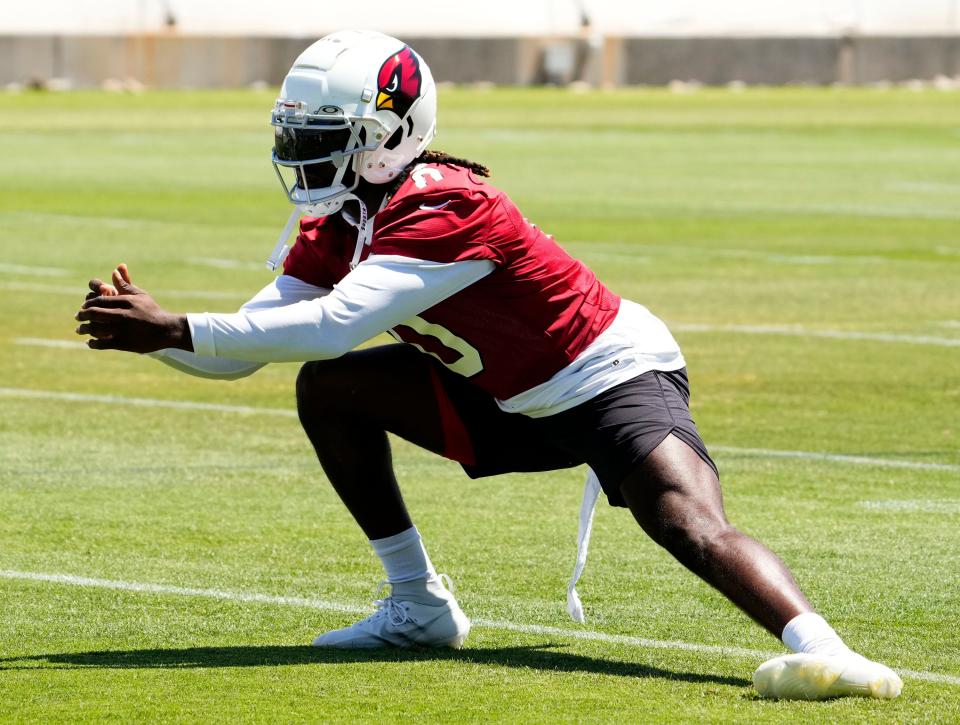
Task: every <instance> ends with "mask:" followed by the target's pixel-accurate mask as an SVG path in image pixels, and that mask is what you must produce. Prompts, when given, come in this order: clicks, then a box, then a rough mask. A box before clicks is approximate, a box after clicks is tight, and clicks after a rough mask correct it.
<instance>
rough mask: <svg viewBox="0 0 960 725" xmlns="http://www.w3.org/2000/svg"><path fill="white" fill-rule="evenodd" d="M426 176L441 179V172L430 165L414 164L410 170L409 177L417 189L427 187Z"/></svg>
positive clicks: (435, 179)
mask: <svg viewBox="0 0 960 725" xmlns="http://www.w3.org/2000/svg"><path fill="white" fill-rule="evenodd" d="M428 176H429V177H430V178H431V179H433V180H434V181H443V174H441V173H440V171H439V170H438V169H435V168H433V167H432V166H423V165H418V166H414V167H413V171H411V172H410V178H411V179H413V183H414V185H415V186H416V187H417V188H418V189H426V188H427V177H428Z"/></svg>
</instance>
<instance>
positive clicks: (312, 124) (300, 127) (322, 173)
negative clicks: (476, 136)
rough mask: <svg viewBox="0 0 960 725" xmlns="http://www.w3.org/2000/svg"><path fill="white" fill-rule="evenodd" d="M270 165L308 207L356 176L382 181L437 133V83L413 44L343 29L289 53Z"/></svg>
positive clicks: (339, 198)
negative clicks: (292, 56) (295, 54)
mask: <svg viewBox="0 0 960 725" xmlns="http://www.w3.org/2000/svg"><path fill="white" fill-rule="evenodd" d="M270 123H271V124H272V125H273V127H274V150H273V165H274V169H275V170H276V172H277V176H278V177H279V178H280V183H281V184H282V185H283V189H284V192H285V193H286V195H287V197H288V198H289V199H290V201H291V202H293V203H294V204H296V205H297V208H298V210H299V211H300V212H301V213H303V214H306V215H308V216H327V215H329V214H333V213H335V212H337V211H339V210H340V208H341V207H342V206H343V203H344V201H346V200H347V199H348V198H355V197H353V194H352V192H353V191H354V189H356V188H357V184H359V183H360V179H361V178H363V179H366V180H367V181H369V182H370V183H373V184H384V183H386V182H388V181H390V180H392V179H394V178H396V176H397V175H398V174H399V173H400V172H401V171H402V170H403V169H404V168H405V167H406V166H407V165H408V164H409V163H410V162H411V161H413V160H414V159H415V158H416V157H417V156H419V155H420V154H421V153H422V152H423V151H424V149H426V147H427V145H428V144H429V143H430V141H431V140H432V139H433V137H434V135H435V134H436V126H437V89H436V85H435V84H434V82H433V75H432V74H431V73H430V68H429V67H427V64H426V63H424V62H423V59H422V58H420V56H419V55H417V54H416V53H415V52H414V51H413V49H412V48H410V47H409V46H408V45H406V44H405V43H403V42H401V41H399V40H397V39H396V38H391V37H390V36H388V35H383V34H382V33H376V32H371V31H361V30H344V31H340V32H337V33H333V34H331V35H328V36H326V37H325V38H321V39H320V40H318V41H317V42H316V43H314V44H313V45H311V46H310V47H309V48H307V49H306V50H305V51H303V53H301V54H300V57H299V58H297V60H296V62H294V64H293V67H292V68H291V69H290V72H289V73H288V74H287V77H286V78H285V79H284V81H283V87H282V88H281V89H280V98H279V99H278V100H277V103H276V106H275V108H274V110H273V113H272V115H271V119H270Z"/></svg>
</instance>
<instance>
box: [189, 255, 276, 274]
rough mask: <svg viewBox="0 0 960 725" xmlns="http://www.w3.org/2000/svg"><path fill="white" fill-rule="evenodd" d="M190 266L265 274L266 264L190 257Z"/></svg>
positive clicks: (218, 258)
mask: <svg viewBox="0 0 960 725" xmlns="http://www.w3.org/2000/svg"><path fill="white" fill-rule="evenodd" d="M187 261H188V262H190V264H199V265H200V266H201V267H213V268H214V269H248V270H251V271H256V272H265V271H266V269H267V265H266V262H265V261H264V262H249V261H244V260H239V259H222V258H220V257H190V258H189V259H188V260H187Z"/></svg>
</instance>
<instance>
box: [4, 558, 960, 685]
mask: <svg viewBox="0 0 960 725" xmlns="http://www.w3.org/2000/svg"><path fill="white" fill-rule="evenodd" d="M0 578H2V579H10V580H14V581H35V582H49V583H51V584H63V585H67V586H78V587H92V588H97V589H111V590H115V591H125V592H136V593H142V594H164V595H172V596H182V597H202V598H205V599H219V600H223V601H230V602H249V603H254V604H276V605H280V606H288V607H303V608H306V609H317V610H321V611H331V612H342V613H345V614H367V613H369V612H370V608H369V607H362V606H358V605H355V604H346V603H343V602H334V601H329V600H324V599H311V598H307V597H288V596H277V595H273V594H260V593H257V592H237V591H228V590H224V589H200V588H194V587H179V586H172V585H168V584H152V583H148V582H130V581H121V580H116V579H96V578H93V577H84V576H75V575H73V574H48V573H45V572H32V571H16V570H9V569H7V570H0ZM472 623H473V625H474V626H476V627H483V628H486V629H500V630H505V631H509V632H519V633H521V634H539V635H547V636H551V637H566V638H569V639H579V640H586V641H592V642H607V643H610V644H618V645H626V646H628V647H637V648H641V649H664V650H674V651H683V652H703V653H708V654H715V655H720V656H722V657H741V658H746V659H769V658H770V657H776V656H778V655H780V654H783V652H774V651H768V650H756V649H747V648H745V647H721V646H718V645H712V644H698V643H696V642H683V641H679V640H661V639H647V638H646V637H632V636H629V635H622V634H607V633H605V632H596V631H592V630H588V629H571V628H569V627H547V626H543V625H539V624H524V623H521V622H510V621H506V620H500V619H482V618H480V619H473V620H472ZM897 671H898V672H899V673H900V674H901V675H905V676H907V677H913V678H914V679H918V680H926V681H928V682H939V683H942V684H947V685H957V686H960V677H955V676H953V675H943V674H940V673H937V672H923V671H917V670H902V669H898V670H897Z"/></svg>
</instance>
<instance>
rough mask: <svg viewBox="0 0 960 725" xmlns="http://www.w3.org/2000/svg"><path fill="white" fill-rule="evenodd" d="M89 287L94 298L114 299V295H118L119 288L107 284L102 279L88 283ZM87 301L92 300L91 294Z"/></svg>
mask: <svg viewBox="0 0 960 725" xmlns="http://www.w3.org/2000/svg"><path fill="white" fill-rule="evenodd" d="M87 287H89V288H90V291H91V293H92V295H93V297H98V296H100V295H103V296H104V297H112V296H113V295H115V294H117V288H116V287H114V286H113V285H112V284H107V283H106V282H104V281H103V280H102V279H96V278H94V279H91V280H90V281H89V282H87ZM87 299H88V300H89V299H92V297H91V296H90V294H88V295H87Z"/></svg>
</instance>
